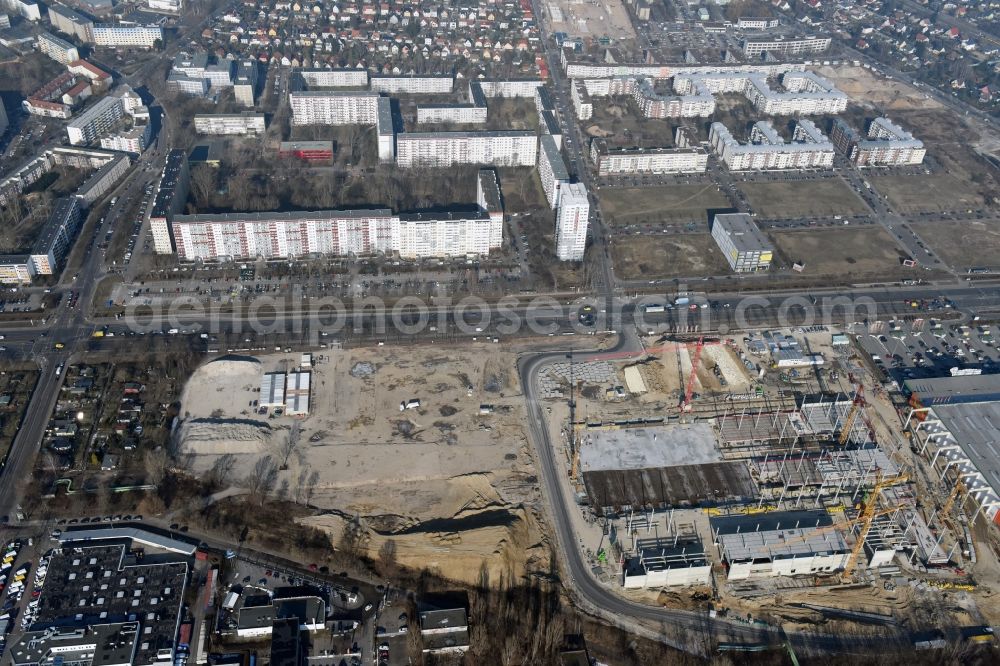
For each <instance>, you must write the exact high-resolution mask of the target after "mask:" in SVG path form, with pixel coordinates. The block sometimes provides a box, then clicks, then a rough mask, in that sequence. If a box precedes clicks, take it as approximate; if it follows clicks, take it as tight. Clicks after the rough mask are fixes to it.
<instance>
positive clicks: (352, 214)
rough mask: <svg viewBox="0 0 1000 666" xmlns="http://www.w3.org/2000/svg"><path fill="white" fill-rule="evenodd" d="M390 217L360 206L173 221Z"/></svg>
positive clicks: (180, 217) (384, 210) (385, 211)
mask: <svg viewBox="0 0 1000 666" xmlns="http://www.w3.org/2000/svg"><path fill="white" fill-rule="evenodd" d="M368 217H387V218H388V217H392V211H391V210H390V209H388V208H361V209H353V210H317V211H290V212H277V211H273V212H271V211H265V212H261V213H204V214H198V215H176V216H174V222H177V223H180V224H198V223H205V222H270V221H273V220H288V221H294V220H330V219H336V218H368Z"/></svg>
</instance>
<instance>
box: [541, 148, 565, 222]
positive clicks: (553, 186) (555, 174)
mask: <svg viewBox="0 0 1000 666" xmlns="http://www.w3.org/2000/svg"><path fill="white" fill-rule="evenodd" d="M538 177H539V178H540V179H541V181H542V191H543V192H545V199H546V201H548V202H549V206H551V207H552V208H553V209H555V208H557V207H558V206H559V195H560V193H561V191H562V188H563V187H565V186H566V185H569V171H568V170H567V169H566V163H565V162H564V161H563V158H562V153H560V152H559V147H558V146H557V145H556V142H555V139H553V138H552V137H551V136H549V135H548V134H543V135H542V137H541V139H540V140H539V146H538Z"/></svg>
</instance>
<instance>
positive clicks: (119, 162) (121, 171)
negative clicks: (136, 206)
mask: <svg viewBox="0 0 1000 666" xmlns="http://www.w3.org/2000/svg"><path fill="white" fill-rule="evenodd" d="M130 166H132V160H131V159H130V158H129V156H128V155H118V156H117V157H115V158H114V159H113V160H111V161H110V162H108V163H107V164H105V165H104V166H102V167H101V168H100V169H98V170H97V171H96V172H95V173H94V174H92V175H91V176H90V177H89V178H87V180H85V181H84V182H83V184H82V185H81V186H80V188H79V189H78V190H77V191H76V195H77V196H78V197H80V198H81V199H83V201H84V204H85V205H86V207H87V208H89V207H90V206H92V205H93V204H94V202H95V201H97V200H98V199H100V198H101V197H102V196H104V195H105V194H106V193H107V192H109V191H110V190H111V188H113V187H114V186H115V185H116V184H117V183H118V181H119V180H121V179H122V178H123V177H124V176H125V174H126V173H128V171H129V167H130Z"/></svg>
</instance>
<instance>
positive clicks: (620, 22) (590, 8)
mask: <svg viewBox="0 0 1000 666" xmlns="http://www.w3.org/2000/svg"><path fill="white" fill-rule="evenodd" d="M542 6H543V7H544V8H545V9H544V10H542V11H543V13H544V15H545V18H546V19H548V21H547V22H548V24H549V30H550V31H551V32H565V33H566V34H567V35H569V36H570V37H603V36H608V37H611V38H612V39H635V30H633V29H632V21H631V20H629V17H628V12H627V11H626V10H625V4H624V3H623V2H622V0H597V1H596V2H586V3H584V2H580V0H548V1H547V2H544V3H542Z"/></svg>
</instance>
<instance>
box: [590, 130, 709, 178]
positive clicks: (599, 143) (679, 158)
mask: <svg viewBox="0 0 1000 666" xmlns="http://www.w3.org/2000/svg"><path fill="white" fill-rule="evenodd" d="M590 158H591V159H592V160H593V161H594V164H595V165H597V173H598V174H599V175H601V176H614V175H620V174H631V173H704V172H705V170H706V169H707V168H708V152H706V151H705V149H703V148H630V149H621V148H620V149H610V148H608V144H607V142H606V141H605V140H604V139H594V140H593V141H591V142H590Z"/></svg>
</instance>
